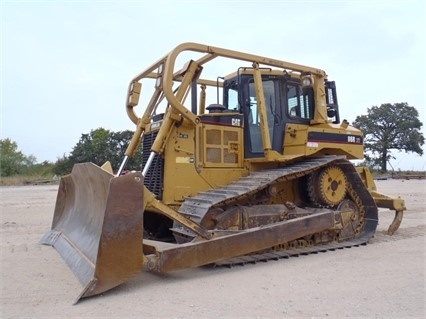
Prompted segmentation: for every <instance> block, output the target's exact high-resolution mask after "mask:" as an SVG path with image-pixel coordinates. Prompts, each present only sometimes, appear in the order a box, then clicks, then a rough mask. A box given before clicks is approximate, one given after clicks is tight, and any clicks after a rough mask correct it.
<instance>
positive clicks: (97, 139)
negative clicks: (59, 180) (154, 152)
mask: <svg viewBox="0 0 426 319" xmlns="http://www.w3.org/2000/svg"><path fill="white" fill-rule="evenodd" d="M132 135H133V132H132V131H129V130H127V131H120V132H111V131H109V130H106V129H104V128H97V129H96V130H91V131H90V133H88V134H82V135H81V138H80V140H79V141H78V143H77V144H76V145H75V146H74V148H73V150H72V152H71V154H70V155H69V156H68V157H67V156H65V155H64V156H63V157H62V158H59V159H58V160H57V162H56V163H55V166H54V169H53V171H54V173H55V174H57V175H65V174H68V173H70V172H71V169H72V166H73V165H74V164H76V163H85V162H92V163H95V164H96V165H99V166H101V165H102V164H104V163H105V162H106V161H109V162H111V165H112V167H113V169H115V170H117V169H118V168H119V167H120V164H121V162H122V160H123V158H124V153H125V151H126V148H127V145H128V144H129V143H130V140H131V138H132ZM141 165H142V154H140V152H139V151H137V152H136V153H135V155H134V156H133V157H132V158H130V160H129V161H128V163H127V165H126V169H129V170H141Z"/></svg>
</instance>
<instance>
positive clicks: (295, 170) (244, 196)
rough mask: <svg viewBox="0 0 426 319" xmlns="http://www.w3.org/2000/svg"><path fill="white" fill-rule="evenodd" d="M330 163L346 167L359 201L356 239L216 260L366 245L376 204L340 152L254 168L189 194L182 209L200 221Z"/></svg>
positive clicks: (184, 232) (186, 234)
mask: <svg viewBox="0 0 426 319" xmlns="http://www.w3.org/2000/svg"><path fill="white" fill-rule="evenodd" d="M331 164H333V165H338V166H339V167H340V168H342V170H343V171H344V173H345V175H346V177H347V179H348V195H349V197H351V199H352V200H353V201H354V202H355V203H356V204H357V206H358V208H359V211H360V214H361V216H362V218H363V222H362V223H361V225H360V226H359V229H358V230H357V236H356V237H355V238H354V239H351V240H348V241H342V242H330V243H327V244H320V245H315V246H308V247H300V248H294V247H292V248H291V249H287V248H286V249H283V248H282V247H271V250H270V251H268V252H262V253H254V254H250V255H245V256H239V257H235V258H231V259H227V260H225V261H221V262H218V263H216V264H217V265H234V264H244V263H253V262H257V261H266V260H270V259H279V258H287V257H290V256H297V255H305V254H311V253H317V252H323V251H328V250H335V249H341V248H347V247H353V246H359V245H364V244H366V243H367V242H368V241H369V240H370V238H372V237H373V235H374V233H375V231H376V227H377V222H378V216H377V207H376V204H375V202H374V200H373V198H372V197H371V195H370V193H369V192H368V190H367V189H366V188H365V186H364V183H363V182H362V180H361V178H360V177H359V175H358V173H357V172H356V170H355V168H354V167H353V165H352V164H351V163H350V162H349V161H348V160H346V159H345V158H344V157H341V156H324V157H320V158H313V159H307V160H305V161H303V162H298V163H296V164H294V165H289V166H285V167H283V168H279V169H274V170H267V171H259V172H253V173H251V174H250V175H249V176H247V177H244V178H241V179H240V180H238V181H236V182H234V183H232V184H230V185H227V186H224V187H221V188H219V189H214V190H209V191H207V192H203V193H200V194H198V195H197V196H195V197H192V198H188V199H187V200H186V201H185V202H184V203H183V205H182V206H181V208H180V210H179V212H180V213H181V214H183V215H185V216H187V217H189V218H190V219H192V220H193V221H195V222H197V223H200V222H201V220H202V219H203V217H204V216H205V214H206V213H207V212H208V211H209V210H210V209H212V208H221V207H226V206H232V205H237V204H241V203H250V199H251V198H254V195H255V194H256V193H258V192H260V191H262V190H264V189H265V188H266V187H268V186H270V185H272V184H274V183H279V182H284V181H290V180H294V179H297V178H300V177H302V176H306V175H308V174H310V173H312V172H314V171H315V170H318V169H320V168H322V167H325V166H327V165H331ZM172 231H173V232H174V233H175V235H177V236H180V237H181V238H182V237H183V238H184V240H185V238H186V241H191V240H192V239H193V238H194V237H195V234H194V233H192V232H191V231H190V230H188V229H186V228H184V227H182V226H181V225H179V224H175V225H174V228H173V229H172Z"/></svg>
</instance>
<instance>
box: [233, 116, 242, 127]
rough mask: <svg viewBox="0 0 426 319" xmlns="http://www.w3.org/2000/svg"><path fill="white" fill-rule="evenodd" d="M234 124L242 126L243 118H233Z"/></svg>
mask: <svg viewBox="0 0 426 319" xmlns="http://www.w3.org/2000/svg"><path fill="white" fill-rule="evenodd" d="M232 126H241V119H234V118H233V119H232Z"/></svg>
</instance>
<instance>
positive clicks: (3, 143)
mask: <svg viewBox="0 0 426 319" xmlns="http://www.w3.org/2000/svg"><path fill="white" fill-rule="evenodd" d="M35 162H36V158H35V157H34V156H33V155H30V156H25V155H24V154H23V153H22V152H21V151H19V150H18V145H17V144H16V142H14V141H12V140H10V139H9V138H6V139H2V140H0V176H2V177H3V176H14V175H19V174H26V173H28V169H29V167H30V166H32V165H33V164H34V163H35Z"/></svg>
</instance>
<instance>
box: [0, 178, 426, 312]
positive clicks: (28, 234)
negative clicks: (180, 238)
mask: <svg viewBox="0 0 426 319" xmlns="http://www.w3.org/2000/svg"><path fill="white" fill-rule="evenodd" d="M425 185H426V183H425V181H424V180H423V181H421V180H381V181H377V186H378V189H379V190H380V191H381V192H383V193H385V194H389V195H401V196H402V197H403V198H404V199H405V200H406V206H407V208H408V210H407V212H406V213H405V217H404V220H403V223H402V225H401V227H400V229H399V230H398V232H397V233H396V234H395V235H394V236H392V237H389V236H388V235H386V229H387V227H388V225H389V224H390V222H391V221H392V218H393V213H391V212H389V211H387V210H381V211H380V215H379V217H380V221H379V227H378V232H377V234H376V236H375V238H374V239H373V240H371V243H370V244H368V245H366V246H361V247H354V248H350V249H342V250H336V251H330V252H327V253H319V254H312V255H308V256H300V257H292V258H289V259H281V260H278V261H269V262H266V263H257V264H248V265H245V266H237V267H233V268H207V267H203V268H196V269H187V270H183V271H178V272H173V273H169V274H166V275H155V274H152V273H146V272H145V273H141V275H140V276H139V277H137V278H136V279H134V280H132V281H130V282H128V283H126V284H123V285H121V286H120V287H117V288H116V289H113V290H111V291H109V292H107V293H104V294H102V295H100V296H97V297H92V298H87V299H84V300H82V301H80V302H79V303H78V304H76V305H73V304H72V303H73V301H74V299H75V298H76V297H77V295H78V294H79V293H80V292H81V290H82V288H81V286H80V284H79V282H78V280H77V279H76V278H75V277H74V275H73V274H72V273H71V271H70V270H69V269H68V267H67V266H66V265H65V263H64V262H63V261H62V259H61V257H60V256H59V254H58V253H57V252H56V251H55V250H54V249H53V248H51V247H48V246H42V245H39V244H38V241H39V240H40V238H41V237H42V235H43V234H44V233H45V232H46V231H47V230H48V229H49V227H50V223H51V220H52V216H53V208H54V204H55V200H56V192H57V186H52V185H50V186H49V185H45V186H22V187H0V192H1V193H0V196H1V197H0V198H1V203H0V208H1V221H0V227H1V228H0V234H1V302H0V317H1V318H86V317H90V318H96V317H99V318H130V317H135V318H136V317H137V318H141V317H151V318H285V317H287V318H288V317H294V318H296V317H309V318H313V317H322V318H326V317H327V318H341V317H370V318H391V317H393V318H408V317H417V318H425V317H426V312H425V301H426V300H425V296H426V294H425V251H426V245H425V243H426V242H425V238H426V237H425V234H426V210H425V204H426V200H425V198H426V188H425Z"/></svg>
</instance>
